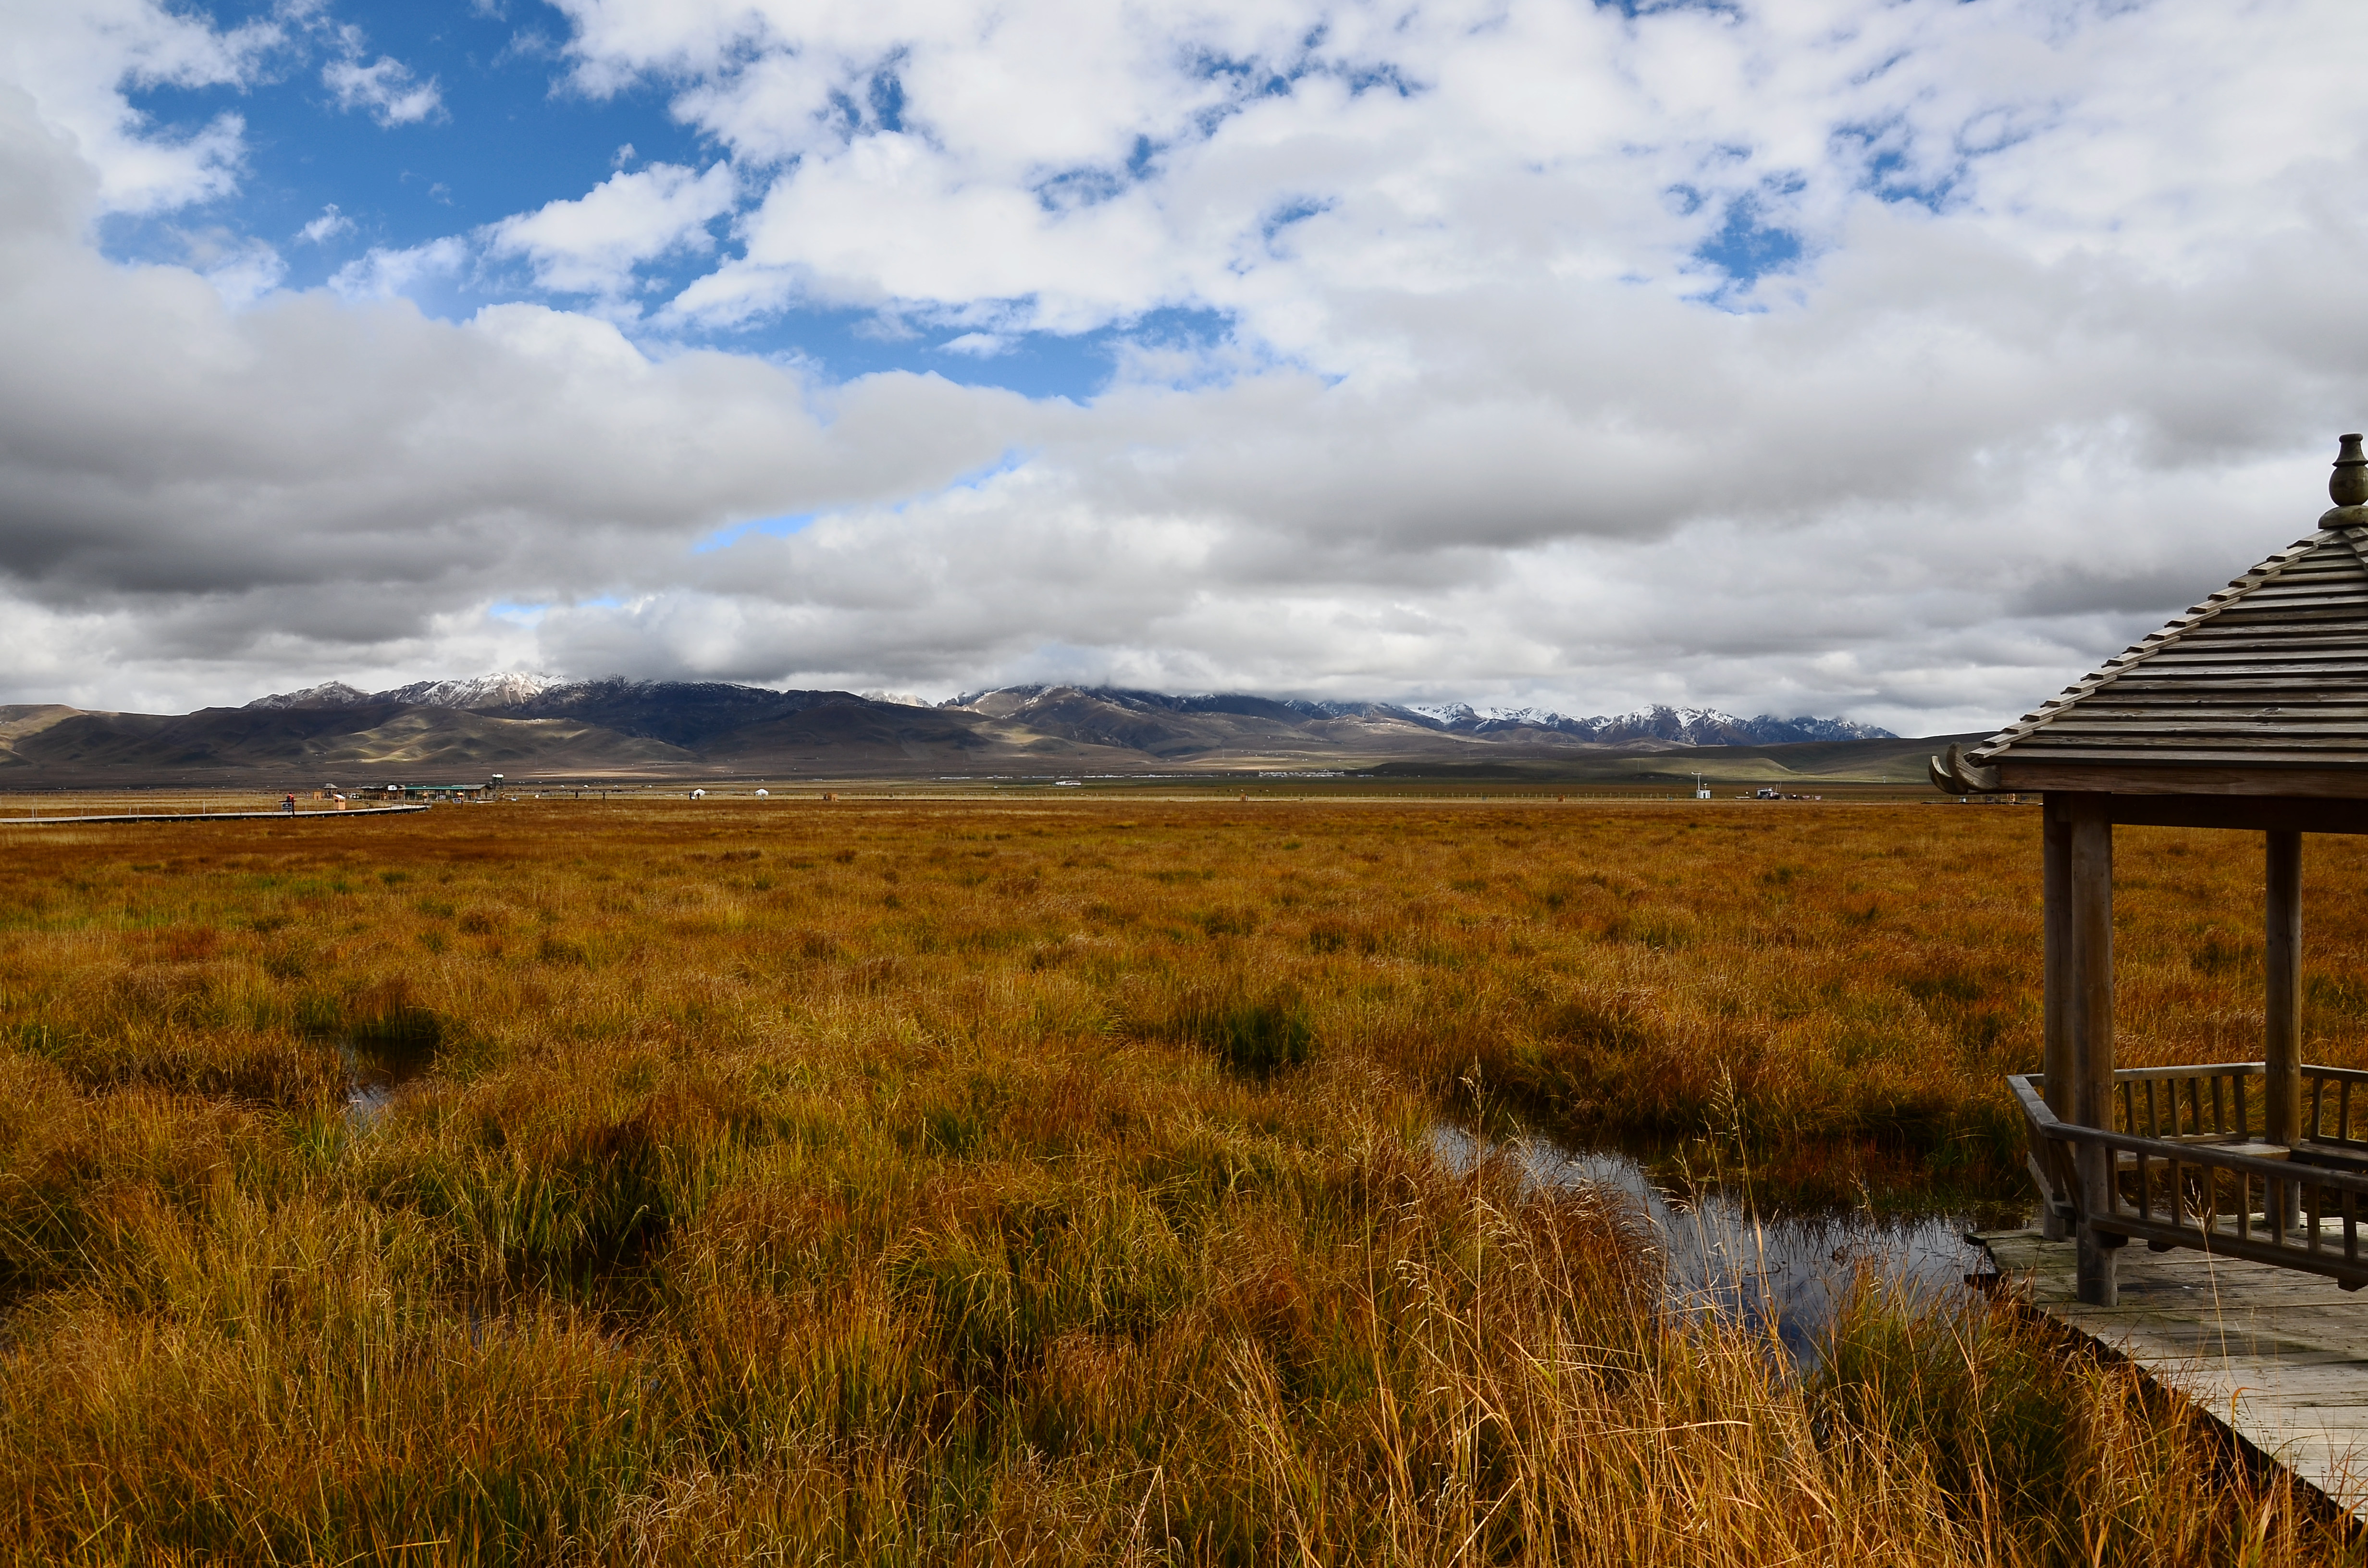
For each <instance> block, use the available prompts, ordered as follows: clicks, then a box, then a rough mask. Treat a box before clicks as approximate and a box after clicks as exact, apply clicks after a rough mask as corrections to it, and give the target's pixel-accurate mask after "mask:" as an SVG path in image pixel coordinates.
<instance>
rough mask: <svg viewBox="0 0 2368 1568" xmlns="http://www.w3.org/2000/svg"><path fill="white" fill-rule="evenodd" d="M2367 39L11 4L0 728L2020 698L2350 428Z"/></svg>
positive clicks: (1910, 718)
mask: <svg viewBox="0 0 2368 1568" xmlns="http://www.w3.org/2000/svg"><path fill="white" fill-rule="evenodd" d="M2362 58H2368V6H2362V5H2360V4H2358V3H2357V0H2258V3H2251V0H2151V3H2149V0H2029V3H2024V0H1789V3H1785V4H1761V3H1757V0H1716V3H1708V0H1705V3H1701V4H1687V3H1660V4H1654V3H1648V0H1603V3H1589V0H1438V3H1434V0H1386V3H1383V4H1375V5H1359V4H1331V3H1324V0H1171V3H1168V4H1163V5H1140V4H1130V3H1128V0H1098V3H1095V4H1058V3H1051V0H860V3H852V0H553V3H543V0H406V3H404V4H401V5H395V4H362V3H357V0H260V3H247V0H222V3H220V4H215V5H211V6H209V5H205V4H200V3H176V4H170V5H166V4H158V3H155V0H0V703H8V702H70V703H74V704H75V705H78V706H83V707H92V708H109V709H121V710H145V711H181V710H187V709H189V708H193V707H197V706H200V705H204V704H211V703H236V702H243V701H245V700H246V699H249V698H252V697H254V696H256V695H260V694H262V693H265V692H270V691H284V690H290V689H294V688H296V687H302V686H307V685H312V684H314V683H316V682H320V681H324V680H331V679H340V680H345V681H347V682H349V683H351V684H353V685H356V686H359V687H364V688H365V689H379V688H383V687H390V686H393V685H397V684H401V683H404V682H407V681H411V680H417V679H425V678H434V677H444V676H469V675H477V674H483V673H487V672H490V671H495V670H523V671H529V672H535V673H542V674H548V675H552V676H562V677H579V678H581V677H592V676H605V675H624V676H634V677H643V678H681V679H713V680H733V681H744V682H748V683H752V684H761V685H770V686H790V687H843V688H847V689H850V690H860V691H893V692H901V693H910V694H915V695H918V696H921V697H924V698H929V699H939V698H943V697H946V696H950V695H952V694H953V693H956V692H958V691H964V690H976V689H979V688H982V687H995V686H1003V685H1012V684H1019V683H1023V682H1052V681H1065V682H1075V683H1079V684H1101V683H1108V684H1115V685H1121V686H1130V687H1150V688H1156V689H1163V690H1169V691H1204V690H1245V691H1259V692H1268V693H1273V694H1277V695H1297V696H1307V697H1318V698H1334V699H1387V700H1400V701H1449V700H1461V701H1468V702H1472V703H1474V704H1477V705H1481V706H1491V705H1495V706H1540V707H1546V708H1554V709H1558V710H1562V711H1565V712H1572V713H1596V712H1618V711H1624V710H1632V709H1634V708H1638V707H1642V706H1645V705H1647V704H1653V703H1671V704H1677V705H1686V704H1697V705H1702V706H1712V707H1718V708H1724V709H1726V710H1732V711H1736V712H1741V713H1745V714H1753V713H1762V712H1772V713H1777V714H1780V715H1785V716H1790V715H1793V714H1799V713H1813V714H1817V715H1820V716H1830V715H1844V716H1848V717H1850V718H1852V719H1856V720H1859V721H1861V722H1871V723H1876V724H1881V725H1884V726H1885V727H1887V728H1890V729H1893V730H1895V731H1897V732H1898V733H1951V732H1957V731H1965V730H1974V729H1980V728H1983V727H1986V726H1990V725H1994V724H1997V723H1999V722H2004V721H2006V720H2008V719H2010V718H2012V717H2013V716H2014V715H2015V714H2017V713H2019V712H2021V711H2024V710H2028V709H2029V708H2031V707H2032V706H2033V705H2034V704H2035V703H2037V702H2038V701H2039V700H2041V699H2044V698H2045V697H2047V696H2049V695H2051V694H2052V693H2054V692H2055V690H2057V689H2058V688H2060V687H2062V686H2064V685H2065V684H2066V682H2067V681H2069V680H2071V679H2073V678H2075V677H2077V676H2078V675H2080V674H2082V673H2083V672H2085V671H2086V670H2088V669H2089V668H2091V667H2093V666H2094V665H2096V664H2097V663H2098V662H2099V661H2100V660H2101V659H2102V658H2103V657H2105V656H2108V655H2110V654H2111V653H2115V652H2118V651H2119V650H2120V649H2121V648H2123V646H2125V645H2126V644H2128V643H2129V642H2132V641H2135V639H2136V638H2138V637H2139V636H2142V635H2144V634H2145V633H2146V631H2150V630H2152V629H2153V628H2154V627H2155V626H2157V625H2158V624H2159V623H2160V622H2161V621H2163V620H2164V619H2168V618H2169V616H2171V615H2172V614H2175V613H2176V612H2178V611H2179V610H2180V608H2183V607H2185V606H2186V605H2188V604H2190V603H2192V602H2194V601H2195V600H2196V599H2198V598H2200V597H2203V595H2204V594H2205V593H2207V592H2210V591H2211V590H2213V589H2214V588H2216V587H2217V586H2219V585H2221V584H2222V583H2223V582H2225V581H2226V579H2228V578H2230V577H2232V576H2234V575H2236V574H2238V573H2240V572H2241V571H2243V570H2244V569H2245V568H2247V567H2248V566H2249V565H2251V564H2252V563H2253V562H2255V561H2257V560H2259V559H2260V558H2261V557H2262V556H2264V555H2267V554H2268V553H2270V552H2271V551H2273V550H2276V549H2279V548H2282V547H2283V546H2284V545H2286V544H2287V543H2289V542H2291V541H2293V540H2295V539H2298V538H2301V537H2303V536H2304V535H2305V534H2307V533H2308V532H2309V531H2310V530H2311V528H2313V526H2314V525H2315V521H2316V519H2317V515H2318V513H2319V512H2320V511H2322V510H2323V509H2324V508H2325V507H2326V506H2327V505H2328V502H2327V499H2326V492H2325V482H2326V476H2327V464H2328V461H2329V460H2331V459H2332V457H2333V455H2334V452H2335V437H2337V436H2338V435H2339V434H2340V433H2341V432H2344V431H2347V430H2358V429H2361V428H2362V427H2363V426H2368V292H2363V285H2368V268H2363V267H2362V261H2361V258H2362V256H2368V247H2363V244H2362V237H2363V236H2362V192H2363V191H2368V92H2363V91H2362V84H2361V76H2362V72H2361V69H2360V68H2359V67H2358V66H2357V65H2356V64H2354V63H2353V62H2356V61H2358V60H2361V59H2362Z"/></svg>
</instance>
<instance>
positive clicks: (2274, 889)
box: [2261, 833, 2303, 1144]
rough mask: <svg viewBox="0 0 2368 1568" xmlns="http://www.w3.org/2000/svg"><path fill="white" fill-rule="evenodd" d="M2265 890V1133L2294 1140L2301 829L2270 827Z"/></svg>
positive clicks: (2297, 1127) (2298, 1119) (2297, 1126)
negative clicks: (2284, 830)
mask: <svg viewBox="0 0 2368 1568" xmlns="http://www.w3.org/2000/svg"><path fill="white" fill-rule="evenodd" d="M2262 836H2263V837H2265V838H2267V839H2268V840H2269V854H2268V861H2269V865H2268V870H2269V876H2268V878H2267V881H2268V883H2269V896H2268V898H2267V900H2266V901H2265V902H2266V903H2267V905H2268V907H2267V910H2266V914H2267V916H2268V918H2267V921H2266V928H2265V930H2264V932H2263V937H2264V940H2263V941H2262V944H2261V947H2262V954H2263V956H2264V957H2265V958H2266V959H2267V960H2268V969H2269V975H2268V984H2267V986H2266V987H2265V990H2264V994H2263V995H2262V999H2261V1000H2262V1016H2263V1018H2264V1021H2265V1028H2264V1030H2263V1034H2264V1038H2263V1040H2262V1041H2261V1061H2262V1062H2263V1063H2264V1064H2265V1065H2266V1066H2267V1068H2268V1074H2267V1076H2268V1079H2269V1082H2268V1084H2267V1085H2266V1088H2267V1090H2268V1094H2267V1099H2268V1101H2269V1106H2268V1121H2267V1123H2266V1125H2265V1127H2264V1129H2263V1135H2264V1136H2265V1137H2267V1138H2268V1140H2269V1141H2270V1142H2272V1143H2285V1144H2292V1143H2293V1142H2294V1141H2295V1140H2296V1139H2297V1138H2299V1137H2301V1136H2302V1134H2303V1125H2302V835H2301V834H2299V833H2270V834H2264V835H2262Z"/></svg>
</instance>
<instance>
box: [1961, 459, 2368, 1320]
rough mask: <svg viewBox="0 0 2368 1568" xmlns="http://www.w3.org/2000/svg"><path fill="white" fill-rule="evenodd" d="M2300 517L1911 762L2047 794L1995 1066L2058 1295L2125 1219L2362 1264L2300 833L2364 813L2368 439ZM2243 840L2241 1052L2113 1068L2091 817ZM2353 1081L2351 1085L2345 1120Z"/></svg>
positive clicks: (2322, 1269) (2096, 1269)
mask: <svg viewBox="0 0 2368 1568" xmlns="http://www.w3.org/2000/svg"><path fill="white" fill-rule="evenodd" d="M2328 494H2330V495H2331V496H2332V497H2333V499H2334V501H2335V507H2334V509H2333V510H2331V511H2329V512H2328V513H2327V514H2326V515H2325V516H2323V517H2320V518H2319V520H2318V528H2317V532H2315V533H2313V534H2312V535H2310V537H2308V538H2307V539H2304V540H2298V541H2297V542H2295V543H2294V544H2293V545H2292V546H2290V547H2288V548H2287V549H2285V550H2282V551H2278V552H2277V553H2276V554H2274V555H2272V556H2271V557H2270V558H2269V559H2268V560H2266V561H2264V562H2261V563H2260V565H2258V566H2256V567H2254V568H2253V569H2252V570H2251V571H2250V572H2248V573H2246V574H2244V575H2243V576H2241V577H2239V578H2237V580H2236V581H2234V582H2232V583H2230V584H2229V585H2228V586H2227V587H2226V588H2224V589H2222V590H2221V591H2220V592H2218V593H2216V594H2214V595H2213V596H2212V597H2209V598H2207V599H2205V600H2204V601H2203V603H2202V604H2199V605H2197V606H2196V607H2195V608H2192V609H2191V610H2189V611H2188V612H2187V613H2186V614H2185V615H2182V616H2180V618H2179V619H2176V620H2173V621H2172V622H2171V623H2170V624H2169V625H2168V626H2166V627H2164V628H2163V629H2162V630H2161V631H2157V632H2156V633H2155V634H2154V635H2153V636H2151V637H2148V638H2147V639H2146V641H2144V642H2140V643H2138V644H2137V645H2136V646H2135V647H2133V648H2131V649H2129V650H2127V651H2126V652H2124V653H2122V654H2121V655H2119V656H2118V657H2116V658H2112V659H2109V660H2107V661H2106V662H2105V665H2104V666H2103V667H2102V668H2100V669H2099V670H2098V671H2097V672H2096V673H2095V674H2093V675H2091V676H2089V677H2088V678H2087V679H2085V680H2082V681H2080V682H2079V683H2078V684H2077V685H2075V686H2073V687H2069V688H2068V689H2066V691H2065V692H2064V694H2063V695H2062V696H2060V697H2058V698H2056V699H2055V700H2053V701H2051V702H2048V703H2046V704H2044V706H2042V707H2041V708H2040V709H2039V710H2038V711H2036V712H2034V713H2032V714H2029V715H2028V716H2026V717H2024V718H2022V719H2021V720H2018V721H2017V722H2014V723H2012V724H2009V725H2008V726H2007V727H2006V728H2005V729H2004V730H2001V731H2000V732H1998V733H1997V734H1996V735H1993V736H1992V737H1990V738H1989V739H1988V740H1987V741H1985V742H1983V743H1982V744H1980V745H1978V746H1975V747H1974V748H1973V749H1972V750H1971V751H1964V750H1962V749H1960V748H1959V747H1956V746H1952V747H1950V748H1949V753H1948V755H1947V756H1945V757H1935V758H1933V759H1932V777H1933V781H1934V783H1936V784H1937V785H1939V786H1940V787H1941V789H1943V790H1948V791H1949V792H1950V793H1952V794H1969V793H1985V792H1991V791H2000V790H2015V791H2036V792H2038V793H2040V794H2041V795H2042V796H2043V797H2044V800H2045V802H2046V817H2045V827H2044V862H2045V877H2044V881H2045V897H2046V914H2045V933H2046V959H2045V964H2046V1013H2045V1039H2046V1048H2045V1061H2044V1066H2045V1071H2044V1073H2042V1074H2033V1075H2032V1076H2029V1077H2018V1078H2012V1079H2009V1085H2010V1087H2011V1088H2012V1089H2013V1090H2014V1092H2015V1094H2016V1096H2017V1097H2018V1099H2019V1100H2020V1101H2021V1105H2022V1108H2023V1111H2024V1114H2025V1116H2026V1118H2027V1119H2029V1121H2030V1124H2031V1132H2032V1176H2033V1177H2034V1179H2036V1180H2037V1182H2038V1183H2039V1187H2040V1190H2041V1194H2042V1199H2043V1202H2044V1216H2043V1223H2044V1229H2045V1230H2046V1232H2047V1233H2048V1234H2050V1235H2053V1236H2058V1237H2062V1236H2066V1235H2074V1236H2077V1238H2078V1295H2079V1299H2080V1300H2081V1301H2084V1302H2089V1303H2091V1304H2094V1305H2104V1306H2110V1305H2112V1303H2113V1302H2114V1300H2115V1296H2116V1289H2115V1263H2116V1260H2117V1255H2118V1252H2119V1249H2121V1248H2123V1246H2126V1245H2127V1244H2128V1243H2129V1242H2131V1241H2132V1240H2134V1239H2135V1240H2141V1241H2144V1242H2146V1244H2147V1245H2148V1246H2150V1247H2152V1248H2153V1249H2155V1250H2156V1251H2168V1250H2169V1249H2172V1248H2175V1247H2192V1248H2199V1249H2201V1250H2203V1251H2205V1252H2210V1253H2220V1254H2225V1255H2227V1256H2235V1257H2242V1258H2249V1259H2252V1260H2254V1261H2257V1262H2262V1263H2270V1264H2274V1265H2278V1266H2281V1267H2291V1268H2298V1269H2303V1270H2306V1271H2308V1272H2310V1273H2314V1274H2319V1275H2324V1276H2327V1277H2328V1278H2333V1279H2334V1280H2336V1281H2337V1282H2338V1283H2340V1285H2342V1286H2343V1287H2344V1288H2345V1289H2346V1290H2357V1289H2358V1288H2359V1287H2360V1286H2361V1285H2362V1284H2368V1256H2363V1254H2362V1248H2361V1238H2360V1229H2361V1224H2362V1221H2363V1219H2368V1073H2362V1072H2356V1071H2351V1070H2347V1069H2341V1068H2335V1067H2325V1066H2315V1065H2312V1064H2310V1063H2307V1062H2304V1061H2303V1060H2302V842H2303V835H2305V834H2309V833H2368V458H2363V457H2362V451H2361V437H2358V436H2345V437H2342V448H2341V452H2340V456H2339V457H2338V458H2337V459H2336V463H2335V473H2334V477H2333V478H2332V479H2331V480H2330V481H2329V483H2328ZM2117 824H2139V825H2147V826H2167V827H2192V828H2230V829H2236V830H2239V831H2245V832H2253V833H2259V834H2260V835H2262V840H2263V846H2264V862H2265V867H2264V869H2265V881H2266V888H2267V891H2266V896H2265V899H2264V905H2265V907H2264V910H2263V926H2264V935H2265V941H2264V954H2265V957H2266V960H2267V962H2266V968H2267V971H2268V973H2267V976H2266V982H2265V992H2264V999H2263V1000H2264V1006H2263V1016H2264V1019H2265V1024H2264V1028H2263V1039H2262V1041H2261V1059H2260V1061H2258V1062H2212V1063H2204V1064H2200V1065H2196V1066H2192V1067H2147V1068H2136V1069H2122V1070H2119V1071H2117V1070H2116V1069H2115V1068H2114V1065H2113V828H2114V827H2115V826H2116V825H2117ZM2354 1101H2357V1102H2358V1107H2357V1112H2358V1114H2357V1119H2356V1120H2355V1108H2354Z"/></svg>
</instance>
